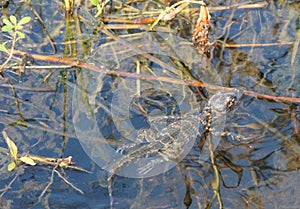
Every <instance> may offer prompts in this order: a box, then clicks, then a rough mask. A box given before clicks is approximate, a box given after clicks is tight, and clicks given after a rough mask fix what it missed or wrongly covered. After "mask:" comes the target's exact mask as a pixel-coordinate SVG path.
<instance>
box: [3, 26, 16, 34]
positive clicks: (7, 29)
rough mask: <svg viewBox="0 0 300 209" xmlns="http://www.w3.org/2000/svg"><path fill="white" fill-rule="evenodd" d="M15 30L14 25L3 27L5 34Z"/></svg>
mask: <svg viewBox="0 0 300 209" xmlns="http://www.w3.org/2000/svg"><path fill="white" fill-rule="evenodd" d="M13 28H14V26H13V25H4V26H3V27H2V31H3V32H8V31H11V30H12V29H13Z"/></svg>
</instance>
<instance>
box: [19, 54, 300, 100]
mask: <svg viewBox="0 0 300 209" xmlns="http://www.w3.org/2000/svg"><path fill="white" fill-rule="evenodd" d="M14 54H15V55H21V56H27V57H30V58H33V59H36V60H42V61H48V62H53V63H62V64H66V65H70V66H73V67H79V68H86V69H89V70H92V71H95V72H99V73H103V74H108V75H114V76H122V77H130V78H137V79H142V80H158V81H163V82H167V83H174V84H181V85H187V86H195V87H205V88H207V89H210V90H225V91H231V90H232V88H230V87H223V86H217V85H211V84H207V83H203V82H200V81H197V80H183V79H176V78H169V77H163V76H151V75H142V74H136V73H130V72H125V71H114V70H108V69H102V68H100V67H98V66H96V65H93V64H89V63H86V62H83V61H80V60H76V59H70V58H65V57H58V56H46V55H39V54H29V53H27V52H23V51H19V50H14ZM244 94H245V95H248V96H253V97H256V98H260V99H266V100H271V101H276V102H289V103H297V102H299V103H300V98H294V97H286V96H272V95H267V94H262V93H257V92H253V91H247V90H245V91H244Z"/></svg>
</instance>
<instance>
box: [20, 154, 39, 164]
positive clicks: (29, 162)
mask: <svg viewBox="0 0 300 209" xmlns="http://www.w3.org/2000/svg"><path fill="white" fill-rule="evenodd" d="M19 160H21V161H22V162H23V163H26V164H27V165H36V163H35V162H34V161H33V160H32V159H31V158H30V157H27V156H23V157H20V158H19Z"/></svg>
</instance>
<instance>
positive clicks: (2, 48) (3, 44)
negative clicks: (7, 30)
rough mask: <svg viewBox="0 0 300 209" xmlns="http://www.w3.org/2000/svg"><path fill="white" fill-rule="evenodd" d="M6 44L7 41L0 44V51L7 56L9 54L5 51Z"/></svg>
mask: <svg viewBox="0 0 300 209" xmlns="http://www.w3.org/2000/svg"><path fill="white" fill-rule="evenodd" d="M6 43H7V41H5V42H4V43H2V44H0V51H2V52H6V53H7V54H9V51H8V50H7V48H6V47H5V44H6Z"/></svg>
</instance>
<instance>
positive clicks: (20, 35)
mask: <svg viewBox="0 0 300 209" xmlns="http://www.w3.org/2000/svg"><path fill="white" fill-rule="evenodd" d="M16 33H17V34H18V36H19V37H20V38H25V34H24V33H22V32H20V31H17V32H16Z"/></svg>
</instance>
